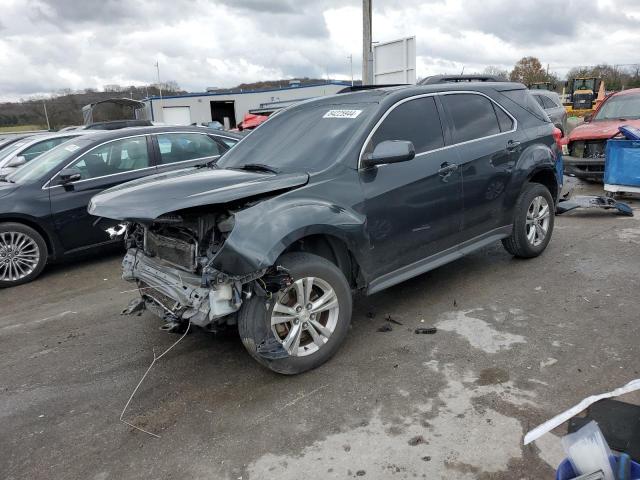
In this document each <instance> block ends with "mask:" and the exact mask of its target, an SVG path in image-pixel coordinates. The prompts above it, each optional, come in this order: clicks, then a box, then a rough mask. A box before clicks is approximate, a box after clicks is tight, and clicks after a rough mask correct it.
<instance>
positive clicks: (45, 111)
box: [42, 100, 51, 130]
mask: <svg viewBox="0 0 640 480" xmlns="http://www.w3.org/2000/svg"><path fill="white" fill-rule="evenodd" d="M42 106H43V107H44V118H46V119H47V130H51V125H49V115H48V114H47V104H46V103H44V100H42Z"/></svg>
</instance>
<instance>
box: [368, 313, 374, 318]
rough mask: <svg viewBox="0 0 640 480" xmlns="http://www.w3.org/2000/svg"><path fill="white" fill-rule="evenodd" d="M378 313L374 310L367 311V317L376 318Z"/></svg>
mask: <svg viewBox="0 0 640 480" xmlns="http://www.w3.org/2000/svg"><path fill="white" fill-rule="evenodd" d="M375 316H376V314H375V313H374V312H367V318H374V317H375Z"/></svg>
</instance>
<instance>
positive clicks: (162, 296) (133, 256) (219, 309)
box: [122, 248, 240, 327]
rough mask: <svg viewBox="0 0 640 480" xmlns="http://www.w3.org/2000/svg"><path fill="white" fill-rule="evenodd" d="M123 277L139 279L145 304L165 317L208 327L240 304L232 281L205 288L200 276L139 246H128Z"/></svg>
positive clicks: (136, 280)
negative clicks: (166, 261) (169, 263)
mask: <svg viewBox="0 0 640 480" xmlns="http://www.w3.org/2000/svg"><path fill="white" fill-rule="evenodd" d="M122 278H123V279H124V280H127V281H132V282H136V283H137V284H138V289H139V291H140V295H141V296H142V298H143V300H144V301H145V305H146V307H147V308H148V309H149V310H151V311H152V312H154V313H155V314H156V315H158V316H159V317H162V318H167V317H168V318H170V319H174V320H180V321H190V322H191V323H192V324H194V325H197V326H200V327H206V326H208V325H210V324H211V323H213V322H214V321H215V320H217V319H220V318H222V317H225V316H227V315H230V314H232V313H234V312H236V311H237V310H238V308H239V307H240V305H239V303H238V302H234V300H233V299H234V295H233V288H234V287H233V284H232V283H231V282H220V283H217V284H215V285H213V286H212V287H211V288H203V287H201V286H200V285H201V280H202V279H201V277H200V276H198V275H196V274H193V273H190V272H186V271H184V270H179V269H177V268H175V267H173V266H171V265H168V264H167V263H165V262H163V261H162V260H159V259H156V258H152V257H148V256H147V255H145V254H144V252H143V251H142V250H140V249H136V248H131V249H129V250H128V251H127V254H126V255H125V257H124V259H123V261H122Z"/></svg>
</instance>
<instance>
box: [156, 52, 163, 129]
mask: <svg viewBox="0 0 640 480" xmlns="http://www.w3.org/2000/svg"><path fill="white" fill-rule="evenodd" d="M156 70H157V72H158V91H159V92H160V116H161V117H162V121H164V110H163V109H162V85H161V84H160V64H159V63H158V61H157V60H156Z"/></svg>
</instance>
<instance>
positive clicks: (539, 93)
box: [530, 90, 567, 136]
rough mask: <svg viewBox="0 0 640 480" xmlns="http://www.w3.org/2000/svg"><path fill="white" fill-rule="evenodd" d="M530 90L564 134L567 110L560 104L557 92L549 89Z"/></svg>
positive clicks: (565, 131)
mask: <svg viewBox="0 0 640 480" xmlns="http://www.w3.org/2000/svg"><path fill="white" fill-rule="evenodd" d="M530 92H531V95H533V98H535V99H536V101H537V102H538V103H539V104H540V106H541V107H542V109H543V110H544V111H545V112H546V114H547V115H549V118H550V119H551V121H552V122H553V124H554V125H555V126H556V127H558V128H559V129H560V130H561V131H562V136H564V135H565V134H566V133H567V111H566V110H565V108H564V107H563V106H562V102H561V101H560V97H559V96H558V94H557V93H556V92H551V91H549V90H530Z"/></svg>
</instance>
